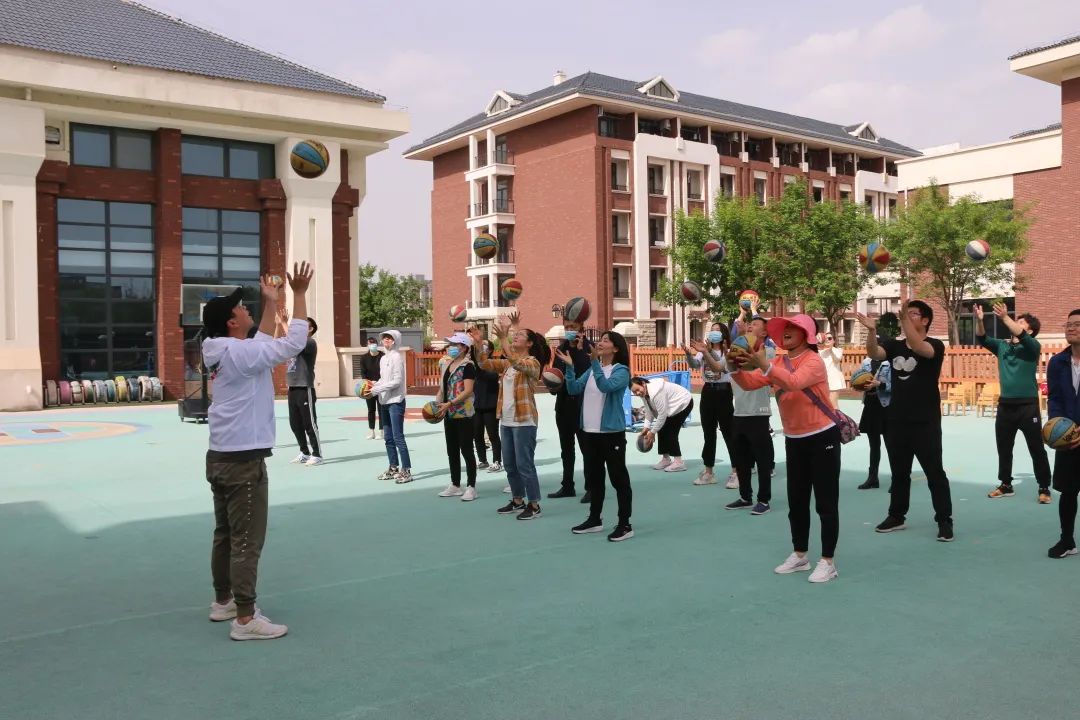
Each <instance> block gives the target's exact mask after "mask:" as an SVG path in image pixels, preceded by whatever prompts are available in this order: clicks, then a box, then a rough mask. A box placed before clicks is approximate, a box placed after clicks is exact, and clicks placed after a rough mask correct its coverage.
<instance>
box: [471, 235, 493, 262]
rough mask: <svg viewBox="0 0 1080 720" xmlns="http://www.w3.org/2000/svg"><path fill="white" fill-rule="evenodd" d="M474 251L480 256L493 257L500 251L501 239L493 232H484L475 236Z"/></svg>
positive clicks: (483, 257) (484, 257)
mask: <svg viewBox="0 0 1080 720" xmlns="http://www.w3.org/2000/svg"><path fill="white" fill-rule="evenodd" d="M472 251H473V252H474V253H476V257H478V258H482V259H484V260H487V259H488V258H493V257H495V253H497V252H499V240H498V239H497V238H496V237H495V236H494V235H492V234H491V233H486V232H482V233H480V234H479V235H477V236H476V237H474V238H473V241H472Z"/></svg>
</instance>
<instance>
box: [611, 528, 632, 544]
mask: <svg viewBox="0 0 1080 720" xmlns="http://www.w3.org/2000/svg"><path fill="white" fill-rule="evenodd" d="M632 537H634V528H632V527H630V526H629V525H618V526H616V528H615V530H614V531H612V533H611V534H610V535H608V536H607V539H608V540H609V541H610V542H622V541H623V540H629V539H630V538H632Z"/></svg>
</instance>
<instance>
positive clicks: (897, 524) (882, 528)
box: [874, 515, 907, 533]
mask: <svg viewBox="0 0 1080 720" xmlns="http://www.w3.org/2000/svg"><path fill="white" fill-rule="evenodd" d="M906 527H907V525H905V524H904V521H903V520H901V519H900V518H894V517H893V516H892V515H889V516H888V517H887V518H885V520H884V521H882V523H881V524H880V525H878V526H877V527H876V528H874V532H879V533H888V532H894V531H896V530H903V529H904V528H906Z"/></svg>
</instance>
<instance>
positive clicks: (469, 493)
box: [461, 487, 476, 502]
mask: <svg viewBox="0 0 1080 720" xmlns="http://www.w3.org/2000/svg"><path fill="white" fill-rule="evenodd" d="M475 499H476V488H474V487H467V488H465V494H464V495H462V496H461V501H462V502H472V501H473V500H475Z"/></svg>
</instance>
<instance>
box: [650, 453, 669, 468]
mask: <svg viewBox="0 0 1080 720" xmlns="http://www.w3.org/2000/svg"><path fill="white" fill-rule="evenodd" d="M670 464H671V458H669V457H667V456H666V455H665V456H664V457H662V458H660V462H658V463H656V464H655V465H653V466H652V469H653V470H663V469H665V468H666V467H667V466H668V465H670Z"/></svg>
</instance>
